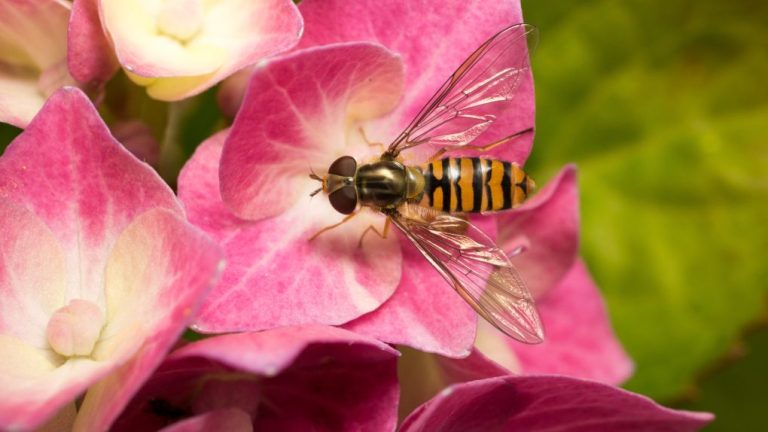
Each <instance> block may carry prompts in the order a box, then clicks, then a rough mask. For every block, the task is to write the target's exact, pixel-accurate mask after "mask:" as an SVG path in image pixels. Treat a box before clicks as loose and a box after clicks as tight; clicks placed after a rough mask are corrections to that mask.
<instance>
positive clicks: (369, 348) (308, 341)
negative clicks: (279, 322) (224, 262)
mask: <svg viewBox="0 0 768 432" xmlns="http://www.w3.org/2000/svg"><path fill="white" fill-rule="evenodd" d="M396 358H397V351H395V350H394V349H392V348H391V347H389V346H388V345H386V344H383V343H381V342H379V341H376V340H374V339H369V338H366V337H363V336H360V335H357V334H355V333H352V332H349V331H345V330H342V329H338V328H334V327H325V326H303V327H285V328H281V329H275V330H269V331H264V332H259V333H239V334H231V335H225V336H216V337H213V338H209V339H204V340H202V341H199V342H195V343H192V344H189V345H187V346H185V347H183V348H180V349H178V350H177V351H175V352H173V353H172V354H171V355H170V356H168V358H167V359H166V360H165V362H164V363H163V365H162V366H160V367H159V368H158V370H157V371H156V372H155V374H154V375H153V377H152V378H151V379H150V380H148V381H147V383H146V384H145V385H144V387H143V388H142V389H141V390H140V391H139V392H138V393H137V395H136V397H135V398H134V400H133V401H132V402H131V403H130V404H129V406H128V408H127V409H126V410H125V412H124V413H123V414H122V416H121V417H120V418H119V419H118V421H117V422H116V423H115V425H114V426H113V428H112V430H114V431H122V430H125V431H132V430H136V429H137V428H138V429H141V430H150V429H151V430H156V429H158V428H160V427H163V426H165V425H169V426H168V428H166V429H164V430H241V431H244V430H334V431H345V430H371V431H384V430H393V429H394V427H395V424H396V422H397V401H398V385H397V365H396Z"/></svg>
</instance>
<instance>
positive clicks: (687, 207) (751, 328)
mask: <svg viewBox="0 0 768 432" xmlns="http://www.w3.org/2000/svg"><path fill="white" fill-rule="evenodd" d="M523 10H524V13H525V16H526V21H528V22H529V23H531V24H534V25H536V26H537V27H539V29H540V33H541V34H540V43H539V46H538V49H537V51H536V53H535V54H534V57H533V68H534V76H535V79H536V91H537V134H536V144H535V146H534V151H533V153H532V156H531V159H530V160H529V163H528V165H527V170H528V171H529V172H531V173H532V174H533V175H534V176H535V178H536V179H537V180H538V181H539V183H540V184H543V183H544V182H545V180H546V179H548V178H550V177H551V176H552V175H554V173H556V172H557V171H558V170H559V169H560V168H561V167H562V165H564V164H565V163H568V162H576V163H577V164H578V166H579V172H580V174H579V176H580V188H581V189H580V190H581V205H582V253H583V255H584V257H585V258H586V260H587V263H588V264H589V267H590V269H591V271H592V272H593V274H594V277H595V279H596V280H597V281H598V284H599V285H600V287H601V289H602V291H603V292H604V294H605V297H606V300H607V303H608V307H609V310H610V314H611V318H612V320H613V323H614V326H615V329H616V332H617V334H618V336H619V338H620V339H621V341H622V342H623V343H624V345H625V347H626V349H627V350H628V351H629V354H630V355H631V357H632V358H633V359H634V361H635V364H636V372H635V374H634V376H633V377H632V379H630V381H629V382H627V383H626V388H628V389H630V390H633V391H636V392H639V393H643V394H646V395H649V396H651V397H653V398H654V399H656V400H658V401H659V402H661V403H664V404H666V405H671V406H674V407H677V408H684V409H696V410H707V411H711V412H714V413H715V414H716V415H717V420H716V421H715V423H713V424H712V425H711V426H710V427H709V428H708V429H709V430H712V431H716V430H723V431H725V430H729V431H730V430H760V429H762V428H763V427H764V425H763V423H764V420H763V414H764V413H763V411H764V409H765V408H768V301H766V299H767V298H768V295H766V294H768V284H767V283H766V281H768V264H767V263H766V259H767V258H768V137H766V134H767V133H768V2H761V1H746V0H738V1H730V2H727V1H692V0H666V1H661V0H650V1H647V0H643V1H641V0H629V1H627V0H625V1H615V0H582V1H578V2H576V1H570V2H569V1H562V0H560V1H553V0H523ZM110 86H111V87H110V88H109V91H108V95H110V96H109V97H111V98H117V99H119V101H120V103H119V104H110V103H109V100H107V103H106V104H105V106H103V107H102V109H101V113H102V115H103V116H104V117H105V118H106V119H108V120H110V119H115V118H120V117H121V116H123V117H136V118H140V119H143V120H145V121H146V122H147V124H149V125H150V127H151V129H152V131H153V132H154V134H155V136H156V137H157V138H158V139H161V138H164V141H165V142H164V144H165V145H164V148H166V149H170V150H171V151H170V153H168V154H167V155H161V157H160V159H161V171H163V170H167V171H168V173H173V172H175V171H176V170H178V168H179V166H178V164H179V163H180V161H183V160H184V159H186V158H187V157H188V156H189V155H190V154H191V152H192V151H193V150H194V145H196V144H197V143H199V142H201V141H202V140H203V139H204V138H206V137H207V136H209V135H210V134H211V133H212V132H213V131H215V130H216V129H219V128H221V127H223V124H222V122H221V120H220V119H221V114H220V112H219V111H218V108H217V107H216V103H215V89H213V90H210V91H208V92H206V93H204V94H203V95H201V96H199V97H196V98H193V99H191V100H188V101H185V102H182V103H178V104H173V105H170V106H166V105H163V104H161V103H158V102H153V101H150V100H148V99H147V98H146V96H145V95H144V92H143V90H142V89H139V88H137V87H135V86H134V87H131V86H129V85H127V81H126V80H125V79H124V77H118V78H117V79H116V80H114V81H113V82H112V83H110ZM108 106H121V107H123V108H124V110H127V112H116V111H114V110H113V111H109V108H107V107H108ZM158 118H161V119H163V121H162V122H161V123H159V124H155V121H156V120H157V119H158ZM18 132H19V131H18V130H17V129H15V128H12V127H10V126H8V125H4V124H0V150H2V149H3V148H4V146H5V144H7V143H8V142H9V141H10V139H11V138H12V137H13V136H15V135H16V134H17V133H18ZM169 137H170V138H169ZM169 140H170V142H169ZM182 143H183V144H182ZM171 144H175V145H171ZM164 157H167V159H168V160H170V161H171V162H172V163H170V164H168V165H163V162H162V161H163V160H164ZM174 161H176V163H173V162H174ZM168 177H169V178H174V176H173V175H171V174H169V175H168Z"/></svg>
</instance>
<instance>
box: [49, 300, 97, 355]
mask: <svg viewBox="0 0 768 432" xmlns="http://www.w3.org/2000/svg"><path fill="white" fill-rule="evenodd" d="M102 327H104V312H102V311H101V308H99V307H98V306H96V305H95V304H93V303H92V302H90V301H88V300H82V299H74V300H72V301H70V302H69V304H68V305H66V306H64V307H61V308H59V309H58V310H57V311H56V312H54V313H53V316H51V319H50V321H48V327H47V328H46V331H45V333H46V336H47V337H48V343H49V344H50V345H51V348H53V350H54V351H56V352H57V353H59V354H61V355H63V356H65V357H72V356H87V355H90V354H91V352H92V351H93V347H94V346H95V345H96V341H98V340H99V334H100V333H101V328H102Z"/></svg>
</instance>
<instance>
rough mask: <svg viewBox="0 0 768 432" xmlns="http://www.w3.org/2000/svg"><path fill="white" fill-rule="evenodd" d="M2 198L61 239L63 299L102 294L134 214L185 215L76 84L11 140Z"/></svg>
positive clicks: (0, 163)
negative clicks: (114, 251)
mask: <svg viewBox="0 0 768 432" xmlns="http://www.w3.org/2000/svg"><path fill="white" fill-rule="evenodd" d="M0 196H3V197H5V198H6V199H7V200H9V201H11V202H14V203H16V204H17V205H20V206H24V207H26V208H28V209H30V210H31V211H32V212H34V213H35V214H36V215H37V216H38V217H39V218H41V219H42V221H43V222H44V223H45V224H46V225H47V226H48V227H49V228H50V230H51V231H52V233H53V235H54V236H55V238H56V239H57V240H58V242H59V243H60V244H61V245H62V249H63V250H64V252H65V254H66V265H67V268H68V269H70V270H69V271H68V279H67V290H68V291H67V295H68V298H87V299H94V300H97V299H100V298H103V292H102V291H103V286H104V280H103V279H104V271H103V269H104V265H105V264H106V260H107V255H108V253H109V250H110V249H111V247H112V245H113V244H114V242H115V240H116V239H117V236H118V235H119V234H120V232H122V230H123V229H124V228H125V227H126V226H127V225H128V224H129V223H130V222H131V221H132V220H133V219H134V218H135V217H136V216H137V215H139V214H141V213H143V212H144V211H146V210H148V209H150V208H155V207H160V208H166V209H169V210H171V211H173V212H175V213H177V214H179V215H181V214H182V210H181V208H180V206H179V204H178V202H177V201H176V199H175V197H174V195H173V192H172V191H171V190H170V188H168V186H167V185H166V184H165V183H164V182H163V181H162V180H161V179H160V177H159V176H158V175H157V173H155V172H154V171H153V170H152V169H151V168H150V167H149V166H147V165H146V164H143V163H141V162H139V161H137V160H136V159H135V158H134V157H133V156H132V155H131V154H130V153H129V152H128V151H127V150H126V149H125V148H123V146H121V145H120V143H118V142H117V141H115V139H114V138H112V136H111V135H110V134H109V131H108V130H107V128H106V126H105V125H104V123H103V122H102V120H101V118H100V117H99V115H98V113H97V112H96V110H95V109H94V108H93V105H91V102H90V101H89V100H88V99H87V98H86V96H85V95H84V94H83V93H82V92H81V91H80V90H77V89H74V88H65V89H62V90H59V91H58V92H56V93H55V94H54V95H53V96H51V98H50V99H49V100H48V102H47V103H46V105H45V106H44V107H43V109H42V110H41V111H40V113H39V114H38V115H37V117H35V119H34V120H33V121H32V123H30V124H29V127H27V129H26V130H25V131H24V132H23V133H22V134H21V135H19V136H18V137H17V138H16V139H15V140H14V141H13V142H12V143H11V144H10V145H9V146H8V148H7V149H6V151H5V154H4V155H3V157H2V160H0Z"/></svg>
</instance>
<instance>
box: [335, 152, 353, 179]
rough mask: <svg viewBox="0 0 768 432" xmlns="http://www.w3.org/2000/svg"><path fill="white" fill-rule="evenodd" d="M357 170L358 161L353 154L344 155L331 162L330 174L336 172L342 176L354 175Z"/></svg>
mask: <svg viewBox="0 0 768 432" xmlns="http://www.w3.org/2000/svg"><path fill="white" fill-rule="evenodd" d="M355 172H357V162H356V161H355V158H353V157H352V156H342V157H340V158H338V159H336V160H335V161H333V163H332V164H331V166H330V168H328V174H336V175H338V176H342V177H354V176H355Z"/></svg>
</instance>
